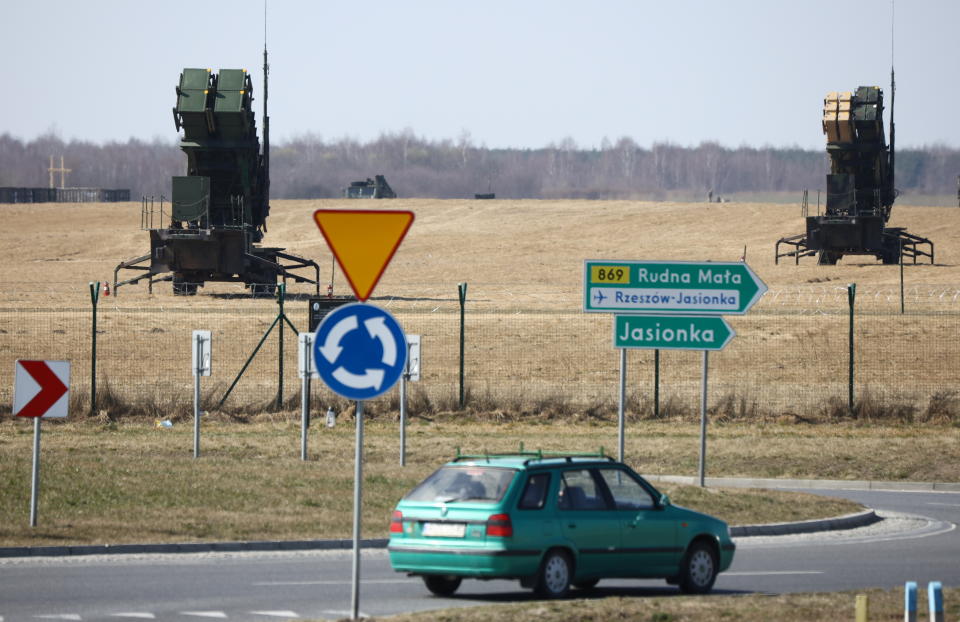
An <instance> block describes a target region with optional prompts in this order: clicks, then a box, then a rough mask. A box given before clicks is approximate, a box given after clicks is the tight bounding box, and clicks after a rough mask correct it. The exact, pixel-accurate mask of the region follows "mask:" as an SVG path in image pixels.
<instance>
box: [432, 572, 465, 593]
mask: <svg viewBox="0 0 960 622" xmlns="http://www.w3.org/2000/svg"><path fill="white" fill-rule="evenodd" d="M461 581H463V577H455V576H452V575H443V574H427V575H423V584H424V585H426V586H427V589H428V590H430V592H431V593H432V594H436V595H437V596H450V595H452V594H453V593H454V592H456V591H457V588H458V587H460V582H461Z"/></svg>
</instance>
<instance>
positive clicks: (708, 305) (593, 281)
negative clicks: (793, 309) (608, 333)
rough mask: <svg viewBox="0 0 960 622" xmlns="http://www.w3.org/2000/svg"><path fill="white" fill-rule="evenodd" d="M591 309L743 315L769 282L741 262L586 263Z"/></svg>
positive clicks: (587, 302)
mask: <svg viewBox="0 0 960 622" xmlns="http://www.w3.org/2000/svg"><path fill="white" fill-rule="evenodd" d="M583 266H584V270H583V310H584V311H586V312H589V313H685V314H691V315H720V314H731V315H743V314H744V313H746V312H747V310H748V309H749V308H750V307H752V306H753V305H754V303H756V302H757V301H758V300H759V299H760V297H761V296H762V295H763V294H764V293H765V292H766V291H767V286H766V285H765V284H764V282H763V281H761V280H760V278H759V277H758V276H757V275H756V274H754V272H753V270H751V269H750V267H749V266H747V264H745V263H743V262H740V261H706V262H694V261H623V260H612V259H611V260H593V259H588V260H586V261H584V262H583Z"/></svg>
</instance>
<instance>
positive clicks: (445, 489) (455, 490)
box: [389, 451, 736, 598]
mask: <svg viewBox="0 0 960 622" xmlns="http://www.w3.org/2000/svg"><path fill="white" fill-rule="evenodd" d="M458 453H459V452H458ZM735 548H736V546H735V545H734V543H733V541H732V540H731V539H730V531H729V529H728V527H727V524H726V523H725V522H723V521H722V520H719V519H717V518H714V517H712V516H708V515H706V514H701V513H699V512H694V511H693V510H688V509H686V508H682V507H679V506H675V505H671V503H670V500H669V499H668V498H667V496H666V495H664V494H661V493H660V492H658V491H657V489H656V488H654V487H653V486H652V485H650V483H649V482H647V481H646V480H645V479H643V478H642V477H640V476H639V475H637V474H636V473H635V472H634V471H633V470H632V469H631V468H630V467H628V466H627V465H625V464H623V463H620V462H617V461H615V460H613V459H612V458H610V457H606V456H603V454H602V453H600V454H589V455H583V454H578V455H572V454H571V455H567V454H549V455H548V454H544V453H542V452H536V453H531V452H522V451H521V452H518V453H516V454H510V455H502V454H498V455H482V456H460V455H458V456H457V458H456V459H455V460H453V461H452V462H449V463H447V464H445V465H444V466H442V467H440V469H438V470H437V471H435V472H434V473H433V474H432V475H430V476H429V477H428V478H427V479H425V480H424V481H423V482H422V483H420V484H419V485H418V486H417V487H416V488H414V489H413V490H412V491H410V493H409V494H407V495H406V496H405V497H404V498H403V499H401V501H400V503H399V504H398V505H397V509H396V510H395V511H394V513H393V518H392V521H391V523H390V544H389V553H390V563H391V565H392V566H393V569H394V570H396V571H397V572H405V573H408V574H410V575H417V576H421V577H423V581H424V583H425V584H426V586H427V589H428V590H430V591H431V592H433V593H434V594H437V595H440V596H449V595H450V594H453V593H454V592H455V591H456V590H457V588H458V587H460V582H461V581H462V580H463V578H464V577H472V578H475V579H519V580H520V583H521V585H522V586H523V587H527V588H533V589H534V590H535V591H536V592H537V593H539V594H541V595H542V596H545V597H549V598H559V597H563V596H565V595H566V594H567V592H568V591H569V590H570V587H571V586H573V587H574V588H578V589H584V590H585V589H590V588H592V587H593V586H595V585H596V584H597V582H598V581H599V580H600V579H604V578H609V577H642V578H664V579H666V580H667V582H668V583H671V584H676V585H679V587H680V589H681V590H682V591H684V592H686V593H695V594H702V593H706V592H709V591H710V589H711V588H712V587H713V583H714V581H715V580H716V578H717V573H719V572H722V571H724V570H726V569H727V568H729V567H730V564H731V562H732V561H733V553H734V549H735Z"/></svg>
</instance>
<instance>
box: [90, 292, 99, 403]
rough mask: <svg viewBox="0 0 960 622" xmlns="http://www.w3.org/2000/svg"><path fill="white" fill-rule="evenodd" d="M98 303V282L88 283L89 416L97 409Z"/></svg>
mask: <svg viewBox="0 0 960 622" xmlns="http://www.w3.org/2000/svg"><path fill="white" fill-rule="evenodd" d="M99 301H100V281H90V302H91V304H92V305H93V330H92V331H91V343H90V414H91V415H92V414H94V412H95V411H96V408H97V303H98V302H99Z"/></svg>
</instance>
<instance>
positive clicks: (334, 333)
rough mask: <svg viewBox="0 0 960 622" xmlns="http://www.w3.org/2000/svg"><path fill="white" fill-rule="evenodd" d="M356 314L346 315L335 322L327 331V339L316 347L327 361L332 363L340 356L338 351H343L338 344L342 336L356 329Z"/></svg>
mask: <svg viewBox="0 0 960 622" xmlns="http://www.w3.org/2000/svg"><path fill="white" fill-rule="evenodd" d="M358 325H359V324H358V323H357V316H355V315H348V316H347V317H345V318H343V319H342V320H340V321H339V322H337V323H336V324H335V325H334V326H333V328H331V329H330V332H329V333H327V339H326V340H325V341H324V342H323V345H322V346H320V347H319V348H317V349H318V350H320V354H322V355H323V358H325V359H327V362H328V363H330V364H333V363H335V362H336V361H337V359H338V358H339V357H340V353H341V352H343V347H342V346H341V345H340V342H341V341H342V340H343V337H344V336H345V335H346V334H347V333H349V332H350V331H352V330H356V328H357V326H358Z"/></svg>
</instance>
